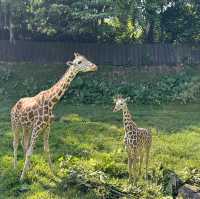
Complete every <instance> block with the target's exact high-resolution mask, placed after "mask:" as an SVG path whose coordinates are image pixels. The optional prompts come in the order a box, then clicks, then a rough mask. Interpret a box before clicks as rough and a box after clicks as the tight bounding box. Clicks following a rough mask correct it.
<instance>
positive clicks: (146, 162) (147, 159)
mask: <svg viewBox="0 0 200 199" xmlns="http://www.w3.org/2000/svg"><path fill="white" fill-rule="evenodd" d="M149 152H150V147H147V149H146V161H145V164H146V168H145V170H146V172H145V179H146V180H147V177H148V175H147V170H148V163H149Z"/></svg>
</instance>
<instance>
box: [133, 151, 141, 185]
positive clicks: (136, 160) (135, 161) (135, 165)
mask: <svg viewBox="0 0 200 199" xmlns="http://www.w3.org/2000/svg"><path fill="white" fill-rule="evenodd" d="M138 163H139V157H138V156H137V154H134V155H133V164H132V170H133V175H134V178H133V183H134V184H136V182H137V180H138Z"/></svg>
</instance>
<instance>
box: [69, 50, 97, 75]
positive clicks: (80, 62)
mask: <svg viewBox="0 0 200 199" xmlns="http://www.w3.org/2000/svg"><path fill="white" fill-rule="evenodd" d="M67 65H69V66H71V67H73V69H74V70H76V71H77V72H90V71H96V70H97V66H96V65H95V64H94V63H92V62H91V61H89V60H88V59H87V58H86V57H85V56H83V55H81V54H79V53H74V60H73V61H68V62H67Z"/></svg>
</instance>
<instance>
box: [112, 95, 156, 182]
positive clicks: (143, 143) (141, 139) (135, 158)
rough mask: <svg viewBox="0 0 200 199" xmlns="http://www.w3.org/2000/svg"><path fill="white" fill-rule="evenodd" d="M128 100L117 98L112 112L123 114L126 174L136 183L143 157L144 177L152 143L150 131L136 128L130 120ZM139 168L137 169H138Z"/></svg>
mask: <svg viewBox="0 0 200 199" xmlns="http://www.w3.org/2000/svg"><path fill="white" fill-rule="evenodd" d="M129 99H130V98H123V97H122V96H117V97H116V98H115V99H114V102H115V107H114V109H113V112H117V111H122V112H123V124H124V131H125V136H124V144H125V147H126V151H127V153H128V172H129V181H130V182H131V183H132V182H134V183H135V182H136V181H137V179H138V177H139V175H141V169H142V163H143V159H144V156H146V157H145V163H146V177H147V169H148V161H149V152H150V148H151V143H152V135H151V130H150V129H145V128H138V127H137V125H136V123H135V122H134V121H133V119H132V115H131V113H130V112H129V110H128V106H127V101H129ZM138 166H139V168H138Z"/></svg>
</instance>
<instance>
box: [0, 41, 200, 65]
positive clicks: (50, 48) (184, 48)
mask: <svg viewBox="0 0 200 199" xmlns="http://www.w3.org/2000/svg"><path fill="white" fill-rule="evenodd" d="M73 52H79V53H82V54H83V55H85V56H86V57H88V58H89V59H91V60H92V61H94V62H95V63H96V64H102V65H120V66H123V65H128V66H129V65H130V66H141V65H148V66H151V65H152V66H157V65H175V64H178V63H194V64H198V63H200V45H197V44H196V45H191V44H178V45H173V44H159V43H158V44H141V45H140V44H127V45H117V44H96V43H95V44H93V43H91V44H90V43H70V42H34V41H17V42H16V44H15V45H13V44H10V43H9V42H8V41H0V61H25V62H26V61H28V62H29V61H30V62H36V63H63V62H65V61H67V60H69V59H72V57H73Z"/></svg>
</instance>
